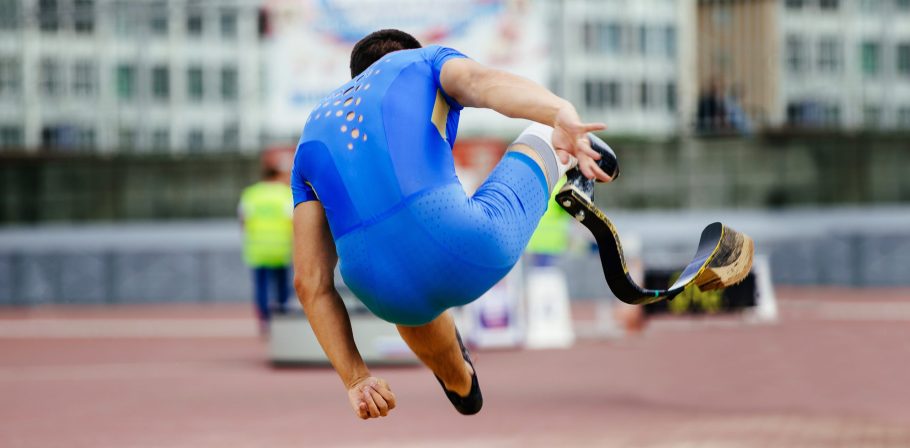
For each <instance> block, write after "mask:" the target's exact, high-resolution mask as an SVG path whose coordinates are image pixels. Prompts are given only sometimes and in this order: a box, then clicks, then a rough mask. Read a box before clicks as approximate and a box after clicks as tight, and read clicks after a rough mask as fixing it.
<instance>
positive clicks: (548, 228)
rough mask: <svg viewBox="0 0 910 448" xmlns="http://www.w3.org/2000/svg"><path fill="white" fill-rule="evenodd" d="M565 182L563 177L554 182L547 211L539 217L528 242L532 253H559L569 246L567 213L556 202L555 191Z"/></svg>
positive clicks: (568, 218)
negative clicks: (538, 221)
mask: <svg viewBox="0 0 910 448" xmlns="http://www.w3.org/2000/svg"><path fill="white" fill-rule="evenodd" d="M563 184H565V179H563V180H561V181H560V182H559V183H557V184H556V188H554V189H553V195H552V196H551V197H550V201H549V202H548V203H547V211H546V212H545V213H544V214H543V217H542V218H540V224H538V225H537V230H535V231H534V234H533V235H531V241H529V242H528V249H527V250H528V252H530V253H533V254H547V255H559V254H562V253H563V252H565V251H566V249H567V248H568V246H569V221H570V220H571V218H570V217H569V214H568V213H566V212H565V211H563V209H562V208H561V207H560V206H559V204H557V203H556V199H555V198H556V193H558V192H559V189H560V188H562V185H563Z"/></svg>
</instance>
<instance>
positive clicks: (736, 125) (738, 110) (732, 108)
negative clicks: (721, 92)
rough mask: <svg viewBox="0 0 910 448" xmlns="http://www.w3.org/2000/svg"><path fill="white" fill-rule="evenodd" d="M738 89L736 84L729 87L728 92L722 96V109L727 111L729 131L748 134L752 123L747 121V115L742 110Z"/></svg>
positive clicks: (739, 90)
mask: <svg viewBox="0 0 910 448" xmlns="http://www.w3.org/2000/svg"><path fill="white" fill-rule="evenodd" d="M741 91H742V89H740V88H739V87H738V86H733V87H731V88H730V94H729V95H727V96H726V97H725V98H724V111H726V113H727V123H728V125H729V128H730V130H731V131H734V132H736V133H739V134H750V133H751V132H752V124H751V123H749V117H748V116H746V112H745V111H743V107H742V102H741V95H740V92H741Z"/></svg>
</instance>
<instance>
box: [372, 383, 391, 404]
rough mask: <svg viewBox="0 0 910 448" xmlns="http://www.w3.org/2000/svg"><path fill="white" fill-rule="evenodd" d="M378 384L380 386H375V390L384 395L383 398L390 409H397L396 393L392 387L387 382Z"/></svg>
mask: <svg viewBox="0 0 910 448" xmlns="http://www.w3.org/2000/svg"><path fill="white" fill-rule="evenodd" d="M377 386H378V387H374V388H373V390H375V391H376V392H377V393H379V395H381V396H382V399H383V400H385V402H386V404H387V405H389V410H390V411H391V410H392V409H395V394H394V393H392V388H390V387H389V385H388V384H387V383H385V382H382V383H379V384H378V385H377Z"/></svg>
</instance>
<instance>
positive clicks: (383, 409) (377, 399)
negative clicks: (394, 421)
mask: <svg viewBox="0 0 910 448" xmlns="http://www.w3.org/2000/svg"><path fill="white" fill-rule="evenodd" d="M369 389H370V397H371V398H372V399H373V403H376V407H377V408H379V416H380V417H385V416H387V415H389V404H388V403H386V401H385V398H383V396H382V395H381V394H380V393H379V391H377V390H376V389H375V388H373V387H370V388H369Z"/></svg>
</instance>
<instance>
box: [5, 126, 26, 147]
mask: <svg viewBox="0 0 910 448" xmlns="http://www.w3.org/2000/svg"><path fill="white" fill-rule="evenodd" d="M23 146H25V145H24V142H23V141H22V128H21V127H19V126H7V125H0V148H21V147H23Z"/></svg>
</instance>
